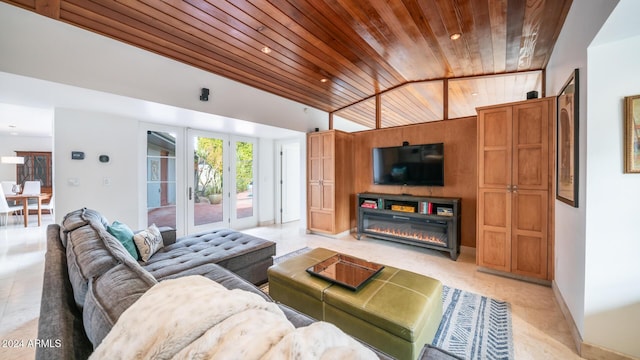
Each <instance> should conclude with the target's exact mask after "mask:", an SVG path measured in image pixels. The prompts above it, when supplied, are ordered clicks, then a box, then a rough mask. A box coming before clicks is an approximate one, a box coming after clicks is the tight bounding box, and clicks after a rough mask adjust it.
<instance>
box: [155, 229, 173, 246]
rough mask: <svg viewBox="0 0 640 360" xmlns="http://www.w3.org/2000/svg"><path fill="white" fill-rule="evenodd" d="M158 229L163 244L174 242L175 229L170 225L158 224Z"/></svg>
mask: <svg viewBox="0 0 640 360" xmlns="http://www.w3.org/2000/svg"><path fill="white" fill-rule="evenodd" d="M158 229H159V230H160V234H161V235H162V242H163V243H164V246H167V245H171V244H175V242H176V229H174V228H172V227H170V226H160V227H159V228H158Z"/></svg>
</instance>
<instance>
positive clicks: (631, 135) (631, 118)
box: [623, 95, 640, 173]
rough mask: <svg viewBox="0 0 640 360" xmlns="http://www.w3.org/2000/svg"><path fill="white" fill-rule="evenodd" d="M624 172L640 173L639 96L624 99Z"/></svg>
mask: <svg viewBox="0 0 640 360" xmlns="http://www.w3.org/2000/svg"><path fill="white" fill-rule="evenodd" d="M623 143H624V172H625V173H640V95H635V96H627V97H625V98H624V141H623Z"/></svg>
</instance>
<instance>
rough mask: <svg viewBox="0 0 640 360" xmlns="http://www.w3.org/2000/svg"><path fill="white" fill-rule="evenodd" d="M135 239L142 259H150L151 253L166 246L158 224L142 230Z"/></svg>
mask: <svg viewBox="0 0 640 360" xmlns="http://www.w3.org/2000/svg"><path fill="white" fill-rule="evenodd" d="M133 241H134V242H135V243H136V247H137V248H138V252H140V258H141V260H142V261H145V262H146V261H149V258H150V257H151V255H153V254H155V253H156V251H158V250H160V249H161V248H162V247H164V243H163V242H162V234H160V230H159V229H158V227H157V226H156V224H152V225H151V226H149V227H148V228H147V229H146V230H142V231H140V232H138V233H137V234H135V235H134V236H133Z"/></svg>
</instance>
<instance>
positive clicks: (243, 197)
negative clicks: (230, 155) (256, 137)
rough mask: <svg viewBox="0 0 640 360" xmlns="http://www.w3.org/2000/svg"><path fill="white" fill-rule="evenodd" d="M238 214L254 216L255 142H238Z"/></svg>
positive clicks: (239, 217) (244, 216) (238, 215)
mask: <svg viewBox="0 0 640 360" xmlns="http://www.w3.org/2000/svg"><path fill="white" fill-rule="evenodd" d="M236 216H237V218H238V219H242V218H247V217H251V216H253V143H252V142H245V141H237V142H236Z"/></svg>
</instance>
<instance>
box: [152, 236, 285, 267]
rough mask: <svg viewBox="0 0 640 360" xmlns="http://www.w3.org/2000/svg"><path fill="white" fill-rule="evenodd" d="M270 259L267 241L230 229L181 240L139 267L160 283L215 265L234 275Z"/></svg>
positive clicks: (271, 250)
mask: <svg viewBox="0 0 640 360" xmlns="http://www.w3.org/2000/svg"><path fill="white" fill-rule="evenodd" d="M273 255H275V243H273V242H271V241H268V240H265V239H261V238H258V237H255V236H251V235H248V234H244V233H241V232H238V231H234V230H230V229H218V230H213V231H209V232H206V233H200V234H196V235H188V236H186V237H182V238H180V239H178V240H177V241H176V243H175V244H172V245H169V246H165V247H164V248H162V249H160V250H159V251H158V252H157V253H156V254H154V255H153V256H152V257H151V259H149V261H148V262H147V263H146V264H144V265H143V266H144V268H145V269H146V270H148V271H149V272H151V274H152V275H153V276H154V277H155V278H156V279H160V278H164V277H167V276H170V275H171V274H173V273H177V272H180V271H182V270H184V269H188V268H191V267H196V266H198V265H202V264H206V263H216V264H218V265H220V266H222V267H224V268H226V269H228V270H231V271H233V272H237V271H238V270H241V269H243V268H244V267H246V266H248V265H250V264H255V263H258V262H260V261H261V260H264V259H270V258H271V257H272V256H273Z"/></svg>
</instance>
